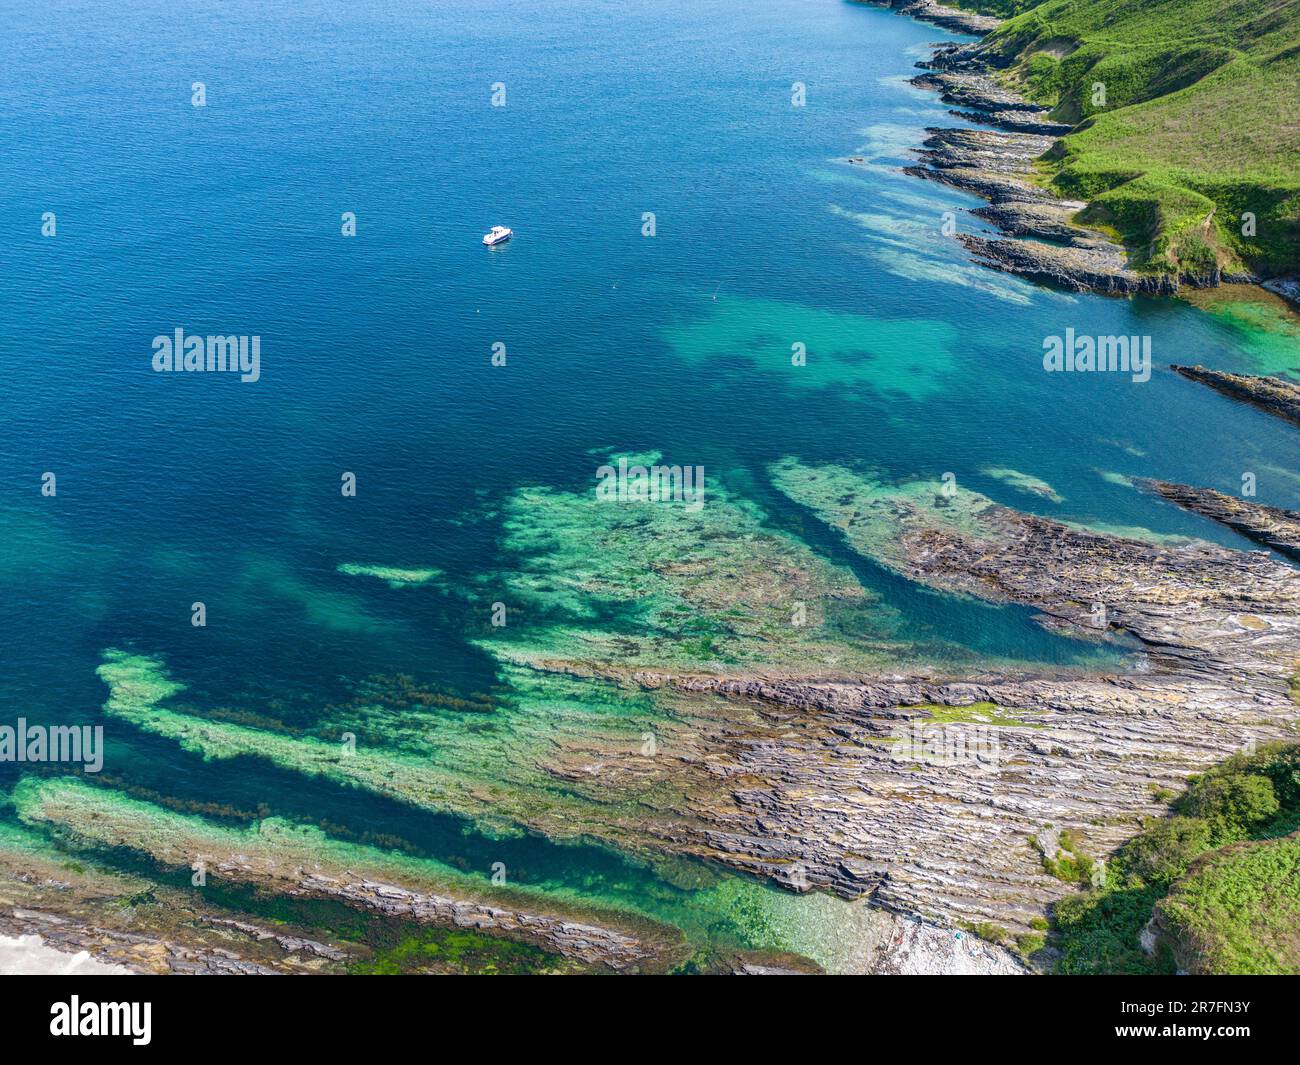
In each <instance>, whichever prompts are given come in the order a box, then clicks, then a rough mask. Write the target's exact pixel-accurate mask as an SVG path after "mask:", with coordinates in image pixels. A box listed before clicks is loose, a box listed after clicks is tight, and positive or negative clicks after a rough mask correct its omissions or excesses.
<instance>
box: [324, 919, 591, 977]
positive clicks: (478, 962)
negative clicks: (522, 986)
mask: <svg viewBox="0 0 1300 1065" xmlns="http://www.w3.org/2000/svg"><path fill="white" fill-rule="evenodd" d="M557 971H578V966H575V965H570V964H566V963H565V962H564V959H563V958H560V957H558V956H557V955H554V954H550V953H548V952H547V951H544V950H542V949H541V948H540V947H534V946H532V945H531V944H529V943H516V942H511V941H510V940H507V939H500V938H496V937H493V936H485V935H483V934H482V933H481V932H471V931H468V930H466V929H460V928H457V929H450V928H420V929H418V930H415V931H413V932H412V933H411V934H410V935H408V936H407V937H406V938H404V939H402V940H401V941H400V942H398V943H395V944H393V945H392V946H390V947H386V948H384V949H382V950H380V951H378V952H377V953H376V954H375V956H374V957H373V958H369V959H367V960H365V961H361V962H357V963H356V964H354V965H353V966H352V967H351V968H350V969H349V972H351V973H353V974H355V975H362V976H399V975H401V974H403V973H440V974H452V975H477V976H527V975H529V974H533V973H544V972H557Z"/></svg>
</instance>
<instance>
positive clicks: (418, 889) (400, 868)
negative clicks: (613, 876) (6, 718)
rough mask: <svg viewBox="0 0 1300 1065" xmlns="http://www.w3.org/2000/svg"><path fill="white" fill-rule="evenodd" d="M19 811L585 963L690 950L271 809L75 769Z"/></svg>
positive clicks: (84, 833) (625, 921)
mask: <svg viewBox="0 0 1300 1065" xmlns="http://www.w3.org/2000/svg"><path fill="white" fill-rule="evenodd" d="M14 805H15V807H16V809H17V811H18V814H19V817H20V818H22V819H23V820H24V821H25V822H28V823H32V824H36V825H52V826H55V827H56V828H57V829H59V830H61V831H63V832H66V833H68V834H70V835H71V836H73V837H74V838H77V839H82V840H85V841H87V842H88V843H90V844H91V845H94V846H99V847H107V848H116V847H126V848H129V849H131V850H135V851H140V852H143V853H144V854H146V855H148V856H149V858H150V859H152V860H153V861H155V862H157V863H159V864H160V865H162V866H165V867H171V868H194V867H196V866H197V867H199V868H200V869H202V871H203V873H204V875H205V877H206V876H208V875H211V876H213V877H221V878H226V879H230V880H234V881H238V882H244V883H251V884H256V885H264V886H268V887H270V888H271V889H272V890H275V891H280V892H284V893H288V894H291V895H292V894H298V895H309V896H312V895H317V896H322V897H326V898H332V899H336V900H340V901H344V902H346V903H348V904H350V905H353V906H358V907H362V908H366V909H371V910H374V911H376V912H378V913H381V914H389V915H393V916H407V915H410V916H414V917H415V918H416V919H417V920H422V921H428V922H430V923H435V924H450V925H459V926H464V927H474V928H480V929H491V930H493V931H494V932H496V933H498V934H504V935H508V936H517V937H518V938H521V939H523V940H525V941H528V942H534V943H537V944H538V945H540V946H543V947H545V948H546V949H549V950H552V951H555V952H557V953H560V954H563V955H565V956H567V957H573V958H576V959H577V960H579V961H582V962H584V963H587V964H592V965H605V966H609V967H611V968H615V969H626V968H629V967H643V966H650V967H652V968H661V969H662V968H668V967H671V965H672V964H675V963H676V962H678V961H680V960H682V959H683V957H684V952H683V944H682V941H681V938H680V935H679V934H678V933H676V932H675V931H674V930H672V929H669V928H667V927H664V926H656V925H653V924H652V923H651V922H648V921H646V920H644V919H640V918H636V917H633V916H632V915H614V914H610V913H606V914H601V915H597V914H593V913H592V912H591V911H588V912H586V913H579V912H578V911H577V910H576V909H572V908H569V907H565V906H563V904H561V903H559V901H558V900H556V899H554V898H543V897H542V896H540V894H539V893H536V892H529V891H527V890H526V889H520V888H514V887H511V888H505V887H494V888H487V887H485V885H483V884H482V883H481V882H476V881H474V880H473V878H471V877H468V876H466V875H465V874H462V873H459V872H457V871H455V870H453V869H451V868H450V867H448V866H443V865H442V864H441V863H437V862H434V861H431V860H429V859H422V858H413V857H410V856H408V855H405V854H401V853H398V852H385V851H380V850H378V849H376V848H372V847H367V846H361V845H357V844H351V843H342V842H339V841H337V840H333V839H331V838H329V837H328V836H326V835H325V834H324V833H323V832H321V831H320V830H319V829H315V828H311V827H308V826H302V825H293V824H290V823H288V822H285V821H282V820H280V819H277V818H268V819H266V820H264V821H262V822H260V823H258V824H257V825H255V826H253V827H251V828H248V829H232V828H225V827H222V826H219V825H216V824H213V823H210V822H206V821H204V820H203V819H201V818H197V817H192V816H188V815H185V814H177V813H172V812H170V811H167V810H164V809H163V808H161V807H157V806H153V805H151V804H148V803H143V802H140V801H138V800H136V799H130V798H126V797H125V796H123V795H121V794H119V793H117V792H111V791H108V790H105V789H102V788H96V787H92V786H90V785H86V784H83V783H80V782H78V781H76V780H73V779H72V778H62V779H58V780H47V781H37V780H35V779H34V778H29V779H27V780H24V781H22V782H20V783H19V785H18V787H17V788H16V789H15V792H14Z"/></svg>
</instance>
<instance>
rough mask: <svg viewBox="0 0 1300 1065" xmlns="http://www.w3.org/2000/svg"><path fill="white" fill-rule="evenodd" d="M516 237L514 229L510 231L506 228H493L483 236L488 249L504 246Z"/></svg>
mask: <svg viewBox="0 0 1300 1065" xmlns="http://www.w3.org/2000/svg"><path fill="white" fill-rule="evenodd" d="M514 235H515V231H514V230H513V229H508V228H507V227H505V226H493V227H492V228H491V229H489V230H488V231H487V232H486V233H484V234H483V243H484V244H486V245H487V246H488V247H491V246H492V245H493V244H504V243H505V242H506V241H507V240H509V239H510V238H511V237H513V236H514Z"/></svg>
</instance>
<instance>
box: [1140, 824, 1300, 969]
mask: <svg viewBox="0 0 1300 1065" xmlns="http://www.w3.org/2000/svg"><path fill="white" fill-rule="evenodd" d="M1156 909H1157V913H1158V915H1159V919H1160V922H1161V924H1162V925H1164V927H1166V928H1167V929H1169V934H1170V937H1171V938H1172V939H1173V940H1174V943H1175V946H1174V948H1173V949H1174V954H1175V957H1176V958H1177V960H1178V964H1179V967H1180V968H1182V969H1186V970H1188V971H1191V972H1197V973H1256V974H1270V973H1288V974H1291V975H1297V974H1300V833H1297V834H1292V835H1290V836H1287V837H1286V838H1285V839H1280V840H1268V841H1266V842H1262V843H1242V844H1238V845H1237V846H1234V847H1229V848H1227V849H1226V850H1224V851H1221V852H1219V853H1218V854H1214V855H1210V856H1208V857H1207V858H1206V859H1204V860H1203V861H1200V862H1197V863H1196V864H1195V865H1194V866H1193V867H1192V870H1191V871H1190V872H1189V873H1188V874H1187V876H1185V877H1184V878H1183V879H1182V880H1180V881H1179V882H1178V883H1177V884H1176V885H1174V889H1173V890H1172V891H1171V892H1170V893H1169V895H1168V897H1166V898H1165V899H1164V900H1163V901H1161V902H1160V904H1159V905H1158V906H1157V908H1156Z"/></svg>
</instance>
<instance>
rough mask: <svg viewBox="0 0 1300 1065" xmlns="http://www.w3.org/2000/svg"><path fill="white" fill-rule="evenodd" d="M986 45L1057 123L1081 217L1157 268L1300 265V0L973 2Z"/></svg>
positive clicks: (1061, 174)
mask: <svg viewBox="0 0 1300 1065" xmlns="http://www.w3.org/2000/svg"><path fill="white" fill-rule="evenodd" d="M963 6H966V7H974V8H978V9H979V10H983V11H987V12H990V13H994V14H1001V15H1004V16H1005V15H1011V16H1013V17H1010V18H1009V19H1008V20H1007V21H1006V22H1005V23H1004V24H1003V25H1002V26H1001V27H1000V28H999V29H998V30H996V31H995V32H994V33H993V34H991V35H990V36H989V38H988V39H987V40H986V41H985V43H984V49H985V51H986V52H987V53H988V54H989V56H990V58H991V59H992V61H993V62H994V64H995V65H998V66H1001V67H1003V68H1005V70H1006V72H1007V77H1008V79H1009V80H1010V81H1012V82H1014V83H1015V84H1016V85H1017V87H1019V88H1020V89H1021V90H1022V91H1023V92H1025V93H1026V95H1028V96H1029V97H1030V98H1032V99H1035V100H1037V101H1039V102H1041V103H1044V104H1047V105H1049V106H1051V107H1052V109H1053V110H1052V115H1053V117H1055V118H1057V119H1059V120H1061V121H1065V122H1070V123H1077V124H1078V128H1077V129H1076V130H1075V132H1074V133H1072V134H1070V135H1068V136H1067V137H1065V138H1064V140H1063V141H1062V142H1061V144H1060V145H1058V147H1057V148H1056V149H1055V150H1054V151H1053V152H1052V153H1051V157H1050V159H1049V160H1048V162H1049V164H1050V165H1049V166H1048V171H1047V173H1048V176H1049V177H1050V179H1051V182H1052V184H1053V185H1054V186H1055V187H1056V188H1057V190H1058V191H1060V192H1062V193H1063V194H1066V195H1070V196H1073V197H1078V198H1081V199H1087V200H1089V201H1090V202H1091V207H1090V208H1089V210H1088V211H1087V212H1085V215H1084V221H1089V222H1093V223H1097V224H1103V225H1109V226H1111V227H1112V228H1114V229H1115V230H1117V231H1118V232H1119V233H1120V235H1121V236H1123V237H1124V239H1125V241H1126V243H1127V244H1128V245H1129V247H1130V248H1131V249H1133V250H1134V252H1135V253H1136V259H1137V264H1138V265H1139V266H1143V267H1146V268H1149V269H1155V270H1175V269H1179V270H1181V271H1182V272H1184V273H1206V272H1209V270H1210V269H1211V268H1212V267H1213V266H1214V265H1215V264H1216V263H1217V264H1218V265H1219V266H1222V267H1224V268H1227V269H1240V268H1241V267H1242V266H1245V267H1248V268H1251V269H1254V270H1257V271H1260V272H1262V273H1266V274H1276V273H1286V272H1290V271H1294V270H1296V269H1297V268H1300V122H1297V120H1296V105H1295V99H1296V86H1297V85H1300V0H1046V2H1044V3H1040V4H1037V5H1033V6H1030V5H1027V4H1026V3H1024V2H1023V0H979V2H969V3H965V4H963Z"/></svg>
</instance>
